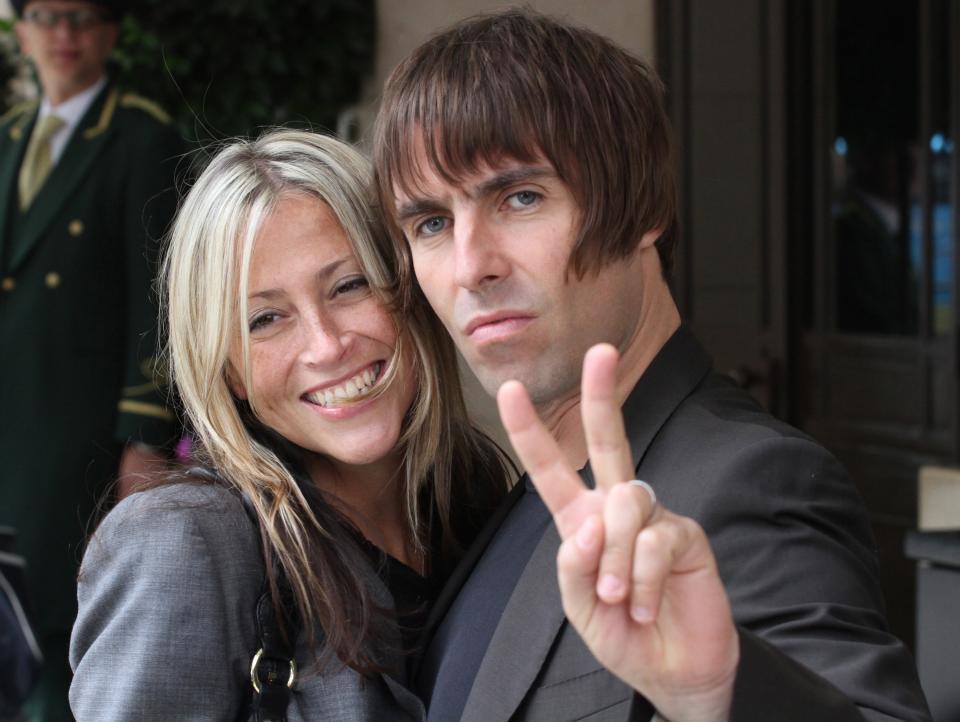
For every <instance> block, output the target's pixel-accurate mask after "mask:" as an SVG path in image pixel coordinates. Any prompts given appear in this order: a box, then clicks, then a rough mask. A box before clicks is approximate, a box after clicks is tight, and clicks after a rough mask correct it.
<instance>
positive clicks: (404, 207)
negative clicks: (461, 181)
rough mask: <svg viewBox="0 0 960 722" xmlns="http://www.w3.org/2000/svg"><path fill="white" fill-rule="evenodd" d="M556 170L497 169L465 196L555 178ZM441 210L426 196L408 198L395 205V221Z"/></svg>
mask: <svg viewBox="0 0 960 722" xmlns="http://www.w3.org/2000/svg"><path fill="white" fill-rule="evenodd" d="M556 177H557V172H556V171H555V170H554V169H553V168H552V167H550V166H520V167H517V168H506V169H504V170H501V171H497V172H496V173H494V174H493V175H492V176H491V177H489V178H486V179H484V180H483V181H481V182H480V183H478V184H477V185H475V186H473V187H472V188H467V189H465V192H466V194H467V197H469V198H472V199H475V198H479V197H480V196H485V195H489V194H491V193H496V192H497V191H501V190H503V189H504V188H509V187H510V186H512V185H516V184H517V183H524V182H526V181H531V180H538V179H542V178H556ZM440 210H443V205H442V204H441V203H438V202H437V201H434V200H430V199H427V198H410V199H408V200H405V201H403V202H402V203H400V204H399V205H398V206H397V214H396V218H397V223H398V224H399V225H403V223H404V222H406V221H408V220H410V219H411V218H414V217H416V216H420V215H426V214H429V213H433V212H436V211H440Z"/></svg>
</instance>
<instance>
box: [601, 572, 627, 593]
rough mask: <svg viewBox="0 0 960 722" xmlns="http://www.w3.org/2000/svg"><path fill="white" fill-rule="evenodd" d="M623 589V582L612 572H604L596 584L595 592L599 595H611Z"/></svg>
mask: <svg viewBox="0 0 960 722" xmlns="http://www.w3.org/2000/svg"><path fill="white" fill-rule="evenodd" d="M622 591H623V582H621V581H620V579H619V577H616V576H614V575H613V574H604V575H603V576H602V577H601V578H600V582H599V584H597V594H599V595H600V596H601V597H613V596H615V595H617V594H619V593H620V592H622Z"/></svg>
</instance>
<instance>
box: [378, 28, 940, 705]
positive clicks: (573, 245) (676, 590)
mask: <svg viewBox="0 0 960 722" xmlns="http://www.w3.org/2000/svg"><path fill="white" fill-rule="evenodd" d="M374 155H375V167H376V172H377V179H378V180H377V182H378V189H379V194H380V198H381V202H382V204H383V206H384V208H385V209H386V210H387V211H388V215H389V216H390V222H391V223H392V226H393V227H392V237H393V247H392V252H393V253H394V254H395V256H396V258H397V262H398V269H399V270H398V272H399V288H400V291H401V292H402V294H403V295H404V297H405V298H407V299H411V298H413V297H414V295H415V294H417V293H419V292H421V291H422V292H423V293H424V294H425V296H426V298H427V299H428V300H429V302H430V304H431V305H432V306H433V308H434V310H435V311H436V313H437V314H438V316H439V317H440V319H441V320H442V321H443V323H444V324H445V326H446V328H447V330H448V331H449V332H450V333H451V335H452V336H453V338H454V340H455V341H456V343H457V345H458V347H459V348H460V350H461V352H462V353H463V355H464V357H465V358H466V360H467V362H468V363H469V364H470V366H471V367H472V368H473V370H474V371H475V372H476V374H477V376H478V377H479V379H480V381H481V382H482V383H483V385H484V386H485V387H486V389H487V390H488V391H489V392H490V393H497V392H498V390H499V392H498V402H499V406H500V413H501V417H502V418H503V420H504V425H505V426H506V428H507V431H508V433H509V434H510V437H511V442H512V443H513V445H514V447H515V449H516V450H517V452H518V454H519V456H520V458H521V460H522V461H523V463H524V466H525V467H526V469H527V471H528V473H529V475H530V477H531V478H532V481H533V484H531V483H529V482H527V481H522V482H521V483H520V484H518V486H517V488H516V489H515V490H514V493H512V494H511V495H510V498H509V500H508V502H507V504H506V505H505V506H504V507H503V508H502V509H501V510H500V512H499V513H498V514H497V516H496V518H495V519H494V520H492V522H491V525H490V526H489V527H488V530H487V533H486V535H482V538H481V540H480V542H479V543H478V545H476V546H475V547H474V548H473V549H472V550H470V552H468V555H467V558H466V559H465V561H464V563H463V564H462V565H461V568H460V569H459V570H458V571H457V572H456V573H455V574H454V577H453V579H451V580H450V582H449V583H448V585H447V588H446V589H445V590H444V591H443V592H442V593H441V596H440V599H439V600H438V602H437V605H436V607H435V609H434V612H433V615H432V619H431V622H430V623H428V630H427V635H426V638H425V644H426V649H425V653H424V655H423V659H422V662H421V664H420V668H419V672H418V674H417V685H418V687H419V691H420V693H421V694H422V696H423V697H424V700H425V701H426V703H427V705H428V710H429V717H430V719H434V720H455V719H463V720H476V721H478V722H479V721H480V720H483V721H489V720H506V719H527V720H551V721H553V720H579V719H590V720H591V721H593V720H597V721H599V720H627V719H637V720H641V719H649V718H650V716H651V715H652V714H654V712H655V711H656V712H657V713H658V714H659V715H660V716H661V717H663V718H666V719H669V720H672V721H673V722H679V720H727V719H731V720H798V721H799V720H804V721H807V722H809V721H810V720H857V719H871V720H889V719H911V720H912V719H928V718H929V715H928V712H927V710H926V705H925V702H924V700H923V696H922V693H921V692H920V689H919V685H918V682H917V679H916V672H915V670H914V668H913V663H912V661H911V659H910V657H909V655H908V654H907V653H906V651H905V650H904V648H903V647H902V645H901V644H900V642H899V641H898V640H896V639H895V638H893V637H892V636H891V635H890V634H889V632H888V631H887V629H886V626H885V622H884V618H883V611H882V607H883V603H882V599H881V597H880V592H879V588H878V583H877V567H876V559H875V557H874V554H873V547H872V544H873V542H872V540H871V537H870V531H869V526H868V523H867V520H866V517H865V514H864V510H863V508H862V505H861V503H860V501H859V499H858V497H857V494H856V492H855V490H854V488H853V485H852V484H851V482H850V480H849V479H848V478H847V476H846V475H845V473H844V472H843V470H842V469H841V468H839V466H838V465H837V463H836V461H835V460H834V459H832V458H831V457H830V455H829V454H828V453H827V452H825V451H824V450H823V449H822V448H820V447H819V446H817V445H816V444H815V443H813V442H812V441H811V440H810V439H808V438H807V437H805V436H803V435H802V434H801V433H800V432H798V431H796V430H794V429H792V428H790V427H788V426H786V425H784V424H782V423H779V422H778V421H776V420H775V419H773V418H771V417H770V416H769V415H767V414H766V413H765V412H763V410H762V409H760V408H759V407H758V406H757V405H756V404H755V403H754V402H753V401H752V400H751V399H750V398H749V397H748V396H747V395H745V394H744V393H742V392H741V391H740V390H738V389H736V388H734V387H732V386H731V385H730V384H728V383H727V382H725V381H724V380H723V379H722V378H721V377H720V376H718V375H716V374H714V373H712V372H711V370H710V364H709V360H708V359H707V357H706V354H705V353H704V352H703V350H702V349H701V347H700V346H699V345H698V343H697V342H696V340H695V339H694V338H693V336H692V335H691V333H690V331H689V330H688V329H686V328H685V327H684V326H683V325H682V324H681V322H680V317H679V314H678V312H677V309H676V306H675V305H674V302H673V300H672V297H671V295H670V291H669V288H668V285H667V281H666V277H667V275H668V274H669V271H670V262H671V255H672V250H673V236H672V230H673V226H674V209H675V199H674V184H673V178H672V175H671V167H672V157H671V156H672V146H671V140H670V131H669V128H668V124H667V120H666V117H665V113H664V109H663V101H662V88H661V86H660V82H659V80H658V79H657V78H656V76H655V75H654V73H653V71H651V70H650V69H649V68H648V67H647V66H645V65H644V64H643V63H642V62H641V61H639V60H637V59H635V58H632V57H630V56H629V55H628V54H626V53H625V52H623V51H622V50H620V49H619V48H617V47H616V46H614V45H613V44H612V43H610V42H609V41H607V40H606V39H604V38H601V37H599V36H597V35H595V34H593V33H590V32H589V31H585V30H582V29H579V28H575V27H571V26H568V25H564V24H560V23H557V22H555V21H552V20H550V19H548V18H545V17H542V16H540V15H537V14H534V13H532V12H528V11H509V12H505V13H501V14H497V15H492V16H486V17H480V18H477V19H472V20H468V21H465V22H463V23H461V24H459V25H458V26H455V27H454V28H453V29H451V30H449V31H447V32H445V33H441V34H440V35H438V36H436V37H435V38H433V39H431V40H430V41H428V42H427V43H425V44H424V45H423V46H421V47H420V48H418V49H417V50H415V51H414V52H413V54H412V55H411V56H410V57H409V58H407V59H406V60H405V61H404V62H403V63H402V64H401V65H400V66H399V67H398V68H397V69H396V70H395V71H394V73H393V75H392V76H391V78H390V79H389V80H388V81H387V85H386V88H385V91H384V99H383V104H382V106H381V111H380V114H379V116H378V120H377V127H376V135H375V141H374ZM414 274H415V279H414V278H413V275H414ZM597 344H600V345H599V346H597V347H596V348H591V347H593V346H595V345H597ZM611 345H612V347H611ZM588 349H590V351H589V353H587V351H588ZM585 354H586V358H585V359H584V356H585ZM618 357H619V359H618ZM581 361H583V366H582V368H583V371H582V373H581ZM511 379H512V380H514V381H510V380H511ZM508 381H509V383H505V382H508ZM518 381H519V383H518ZM534 407H535V411H534ZM621 407H622V410H623V417H622V422H621V416H620V414H619V413H618V411H619V409H620V408H621ZM538 414H539V417H540V418H542V419H543V423H541V422H540V420H539V419H538ZM588 460H589V466H588V465H587V462H588ZM575 469H581V470H582V471H581V476H582V478H583V480H582V481H581V479H580V478H579V477H578V476H577V473H576V472H575V471H574V470H575ZM639 480H645V481H639ZM584 482H586V485H585V484H584ZM626 482H629V483H626ZM534 484H535V486H534ZM594 486H595V488H588V487H594ZM657 498H659V503H658V499H657ZM548 509H549V511H548ZM558 581H559V585H558ZM564 612H566V615H565V614H564Z"/></svg>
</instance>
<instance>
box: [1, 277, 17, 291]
mask: <svg viewBox="0 0 960 722" xmlns="http://www.w3.org/2000/svg"><path fill="white" fill-rule="evenodd" d="M0 287H2V288H3V290H4V291H12V290H13V289H15V288H16V287H17V282H16V280H15V279H14V278H13V277H12V276H7V277H6V278H4V279H3V280H2V281H0Z"/></svg>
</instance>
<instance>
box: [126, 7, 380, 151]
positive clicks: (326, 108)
mask: <svg viewBox="0 0 960 722" xmlns="http://www.w3.org/2000/svg"><path fill="white" fill-rule="evenodd" d="M133 5H135V6H136V7H137V8H138V9H137V10H136V11H134V12H132V13H131V14H130V15H129V16H128V17H126V18H125V19H124V21H123V26H122V28H121V38H120V43H119V46H118V48H117V51H116V53H115V59H116V62H117V65H118V67H119V77H120V81H121V83H122V85H123V86H124V87H125V88H129V89H131V90H134V91H136V92H138V93H140V94H141V95H144V96H146V97H148V98H150V99H152V100H155V101H157V102H158V103H160V105H161V106H163V108H164V109H165V110H167V112H169V113H170V114H171V116H173V117H174V119H175V121H176V122H177V124H178V125H179V126H180V128H181V130H182V131H183V133H184V135H185V136H186V137H187V138H191V139H199V140H201V141H206V140H211V139H220V138H224V137H229V136H233V135H249V134H252V133H256V131H257V129H258V128H260V127H263V126H268V125H275V124H278V123H284V124H291V123H292V124H301V125H304V126H312V127H314V128H318V129H320V128H326V129H332V128H334V126H335V123H336V117H337V114H338V113H339V111H340V110H341V109H342V108H343V107H344V106H346V105H348V104H350V103H351V102H353V101H354V100H356V98H357V95H358V94H359V91H360V86H361V82H362V80H363V79H364V77H365V76H366V75H367V74H368V72H369V71H370V68H371V65H372V60H373V51H374V44H375V35H376V16H375V10H374V2H373V0H287V1H286V2H275V1H274V0H207V2H196V0H140V2H138V3H133Z"/></svg>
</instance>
